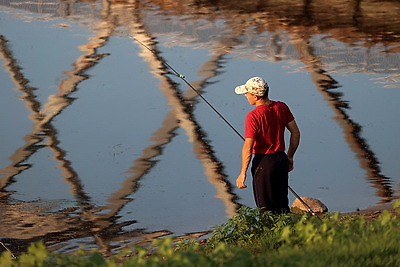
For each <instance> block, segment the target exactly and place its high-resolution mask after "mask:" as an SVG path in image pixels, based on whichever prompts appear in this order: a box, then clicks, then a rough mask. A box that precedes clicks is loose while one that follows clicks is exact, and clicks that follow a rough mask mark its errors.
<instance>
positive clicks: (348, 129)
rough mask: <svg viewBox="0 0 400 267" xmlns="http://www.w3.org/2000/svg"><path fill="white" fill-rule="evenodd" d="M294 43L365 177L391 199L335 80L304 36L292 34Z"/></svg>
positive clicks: (386, 179) (385, 198) (384, 197)
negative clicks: (366, 175)
mask: <svg viewBox="0 0 400 267" xmlns="http://www.w3.org/2000/svg"><path fill="white" fill-rule="evenodd" d="M293 41H294V43H295V47H296V48H297V50H298V51H299V53H300V54H301V58H300V59H301V61H302V62H303V63H304V64H305V65H306V66H307V69H308V71H309V72H310V74H311V76H312V79H313V82H314V84H315V85H316V87H317V89H318V91H319V92H320V93H321V94H322V95H323V96H324V98H325V100H326V101H327V102H328V103H329V104H330V106H331V107H332V109H333V111H334V112H335V113H336V115H337V116H336V118H335V119H336V120H337V121H338V123H339V124H340V125H341V126H342V128H343V131H344V134H345V138H346V141H347V143H348V144H349V145H350V147H351V148H352V150H353V151H354V153H355V154H356V155H357V158H358V159H359V161H360V164H361V166H362V168H364V170H366V171H367V174H368V179H369V180H370V182H371V183H372V184H373V186H374V187H376V188H377V189H378V193H377V195H378V196H380V197H382V201H383V202H388V201H391V200H392V196H393V189H392V187H391V180H390V178H389V177H386V176H384V175H383V174H381V169H380V166H379V161H378V159H377V158H376V155H375V153H374V152H373V151H372V150H371V149H370V147H369V146H368V144H367V141H366V140H365V139H364V138H363V137H362V136H361V131H362V126H361V125H359V124H358V123H356V122H355V121H353V120H352V119H350V116H349V115H348V114H347V112H346V110H347V109H348V108H349V106H348V103H347V102H346V101H345V100H343V99H342V93H340V92H335V91H333V89H335V88H337V87H338V82H337V81H335V80H334V79H333V78H332V77H331V76H329V75H328V74H326V72H325V71H324V70H323V69H322V68H321V65H322V64H321V62H320V61H319V58H318V57H317V56H315V55H314V54H313V48H312V46H311V44H310V42H309V41H308V38H306V37H304V36H298V35H293Z"/></svg>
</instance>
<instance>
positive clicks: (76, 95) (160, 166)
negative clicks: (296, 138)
mask: <svg viewBox="0 0 400 267" xmlns="http://www.w3.org/2000/svg"><path fill="white" fill-rule="evenodd" d="M225 2H228V3H225ZM252 2H253V1H241V2H240V3H236V1H189V0H187V1H186V0H182V1H170V2H169V1H151V0H149V1H116V2H113V1H84V2H78V1H56V0H45V1H37V2H36V1H30V2H22V1H13V0H1V1H0V37H1V39H0V64H1V70H2V71H1V72H0V81H1V89H0V124H1V128H0V152H1V154H0V156H1V157H0V186H1V191H0V214H1V218H0V241H1V242H3V243H4V244H6V245H7V246H8V247H9V248H10V249H11V250H12V251H14V252H16V253H18V252H19V251H24V250H25V249H26V246H27V245H28V244H29V243H31V242H34V241H38V240H43V241H44V242H45V244H46V245H47V246H48V247H49V248H50V249H52V250H58V251H62V252H68V251H73V250H76V249H77V248H78V247H79V245H85V246H86V247H87V248H97V249H99V250H100V251H101V252H102V253H104V254H105V255H110V254H113V253H115V252H116V251H119V250H120V249H122V248H124V247H129V246H131V245H132V244H146V243H147V242H149V241H151V240H153V239H154V238H159V237H162V236H169V235H173V236H176V237H180V238H182V239H185V238H196V237H200V236H202V235H204V234H205V233H207V232H208V231H209V230H210V229H212V227H213V226H216V225H218V224H221V223H224V222H225V221H226V220H227V219H228V218H229V217H231V216H232V215H234V214H235V211H236V209H237V208H238V207H239V206H240V205H247V206H250V207H254V206H255V204H254V200H253V196H252V192H251V189H249V188H251V186H249V187H248V188H247V189H245V190H239V189H237V188H235V179H236V176H237V174H238V172H239V169H240V160H241V159H240V150H241V145H242V140H241V138H240V136H238V135H237V134H236V133H235V132H234V131H233V130H232V129H231V128H230V127H229V126H228V125H227V124H226V123H225V122H224V121H223V120H222V119H221V118H220V116H219V115H218V114H216V113H215V111H213V110H212V109H211V108H210V107H209V105H208V104H207V103H206V102H205V101H204V100H203V99H201V98H200V97H199V96H198V93H199V94H201V95H202V96H203V97H204V98H205V99H206V101H208V103H209V104H210V105H212V106H213V107H214V108H215V109H216V110H217V111H218V112H219V113H220V114H221V115H222V116H223V117H224V119H225V120H227V121H228V122H229V123H230V124H231V125H232V126H233V127H234V128H235V129H236V130H237V131H238V132H239V133H242V132H243V122H244V117H245V114H246V113H247V112H248V111H250V110H251V109H252V108H253V107H252V106H249V105H248V104H247V101H246V99H245V98H244V97H243V96H237V95H235V94H234V92H233V89H234V87H235V86H237V85H240V84H243V83H244V82H245V81H246V80H247V79H248V78H250V77H253V76H262V77H264V78H265V79H266V80H267V81H268V83H269V85H270V88H271V89H270V90H271V92H270V96H271V98H272V99H273V100H282V101H285V102H286V103H287V104H288V105H289V106H290V107H291V110H292V112H293V113H294V115H295V117H296V121H297V123H298V125H299V127H300V130H301V133H302V140H301V145H300V147H299V150H298V152H297V154H296V158H295V170H294V171H293V172H291V174H290V180H289V183H290V186H291V187H292V188H293V189H294V190H295V191H296V193H298V194H299V195H301V196H309V197H314V198H317V199H320V200H321V201H322V202H324V203H325V204H326V205H327V206H328V208H329V210H330V211H340V212H346V211H353V210H356V209H358V208H360V209H362V208H366V207H368V206H371V205H375V204H379V203H387V202H392V201H394V200H395V199H398V198H399V190H400V188H399V187H400V175H399V174H400V167H399V166H400V160H399V157H398V156H397V153H398V151H400V142H399V139H398V136H399V134H398V133H399V132H400V122H399V119H398V114H399V111H400V107H399V99H400V16H399V14H400V3H398V2H395V1H380V2H379V3H377V2H376V1H346V2H343V1H327V2H326V1H324V2H321V1H304V2H303V1H274V3H275V4H269V3H265V4H258V5H257V6H255V5H254V4H252ZM266 2H269V1H266ZM179 75H184V77H183V76H181V77H179ZM190 86H192V87H193V89H195V90H196V91H197V93H196V92H195V90H193V89H192V88H191V87H190ZM248 185H250V181H248ZM293 200H294V196H293V195H290V202H292V201H293Z"/></svg>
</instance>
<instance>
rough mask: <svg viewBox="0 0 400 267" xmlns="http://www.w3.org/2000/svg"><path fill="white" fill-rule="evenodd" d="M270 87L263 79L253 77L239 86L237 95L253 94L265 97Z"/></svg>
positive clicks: (236, 90) (236, 91)
mask: <svg viewBox="0 0 400 267" xmlns="http://www.w3.org/2000/svg"><path fill="white" fill-rule="evenodd" d="M268 88H269V86H268V84H267V83H266V82H265V81H264V79H263V78H261V77H253V78H251V79H249V80H247V82H246V83H245V84H244V85H239V86H237V87H236V88H235V93H236V94H238V95H242V94H245V93H251V94H253V95H258V96H263V95H265V92H266V91H267V90H268Z"/></svg>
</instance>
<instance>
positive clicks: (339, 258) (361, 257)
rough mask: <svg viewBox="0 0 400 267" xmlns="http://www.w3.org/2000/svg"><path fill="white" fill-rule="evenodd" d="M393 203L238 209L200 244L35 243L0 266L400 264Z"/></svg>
mask: <svg viewBox="0 0 400 267" xmlns="http://www.w3.org/2000/svg"><path fill="white" fill-rule="evenodd" d="M394 207H395V209H394V210H393V211H391V212H389V211H383V212H382V213H381V215H380V216H379V217H377V218H376V219H374V220H372V221H366V219H365V217H364V216H362V215H352V216H344V217H339V214H329V215H326V216H325V217H324V218H322V219H321V220H320V219H318V218H316V217H310V216H308V215H304V214H303V215H295V214H289V215H280V216H273V215H271V214H268V213H267V214H263V215H260V214H259V213H258V211H257V210H254V209H249V208H242V209H241V210H240V211H239V213H238V215H237V216H235V217H233V218H232V219H230V220H228V222H227V223H225V224H223V225H221V226H219V227H217V228H216V229H215V230H214V231H213V233H212V235H211V237H210V238H209V239H208V240H207V242H205V243H204V244H200V243H199V242H197V241H196V240H191V241H185V242H177V243H176V242H174V240H173V239H172V238H165V239H161V240H157V241H155V242H154V244H153V245H154V247H152V248H141V247H135V248H132V250H130V251H124V252H121V253H120V254H119V255H115V256H113V257H111V258H107V259H105V258H104V257H103V256H102V255H101V254H100V253H98V252H96V251H91V252H85V251H83V250H82V251H79V252H78V253H76V255H62V254H58V253H50V252H48V251H47V250H46V248H45V247H44V246H43V244H41V243H36V244H33V245H31V247H30V248H29V250H28V252H27V253H25V254H23V255H21V256H19V257H18V258H17V259H12V256H11V254H10V253H8V252H5V253H3V254H2V255H1V257H0V266H193V265H194V266H326V265H331V266H400V246H399V240H400V216H399V215H400V209H399V208H400V202H397V203H396V204H395V206H394ZM150 251H151V252H152V253H150Z"/></svg>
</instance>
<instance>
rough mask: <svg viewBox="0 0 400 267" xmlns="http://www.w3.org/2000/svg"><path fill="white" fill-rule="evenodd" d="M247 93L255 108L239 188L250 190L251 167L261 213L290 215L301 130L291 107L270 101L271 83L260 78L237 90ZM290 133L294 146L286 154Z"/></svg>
mask: <svg viewBox="0 0 400 267" xmlns="http://www.w3.org/2000/svg"><path fill="white" fill-rule="evenodd" d="M235 92H236V93H237V94H244V95H245V96H246V98H247V100H248V102H249V104H250V105H255V106H256V107H255V108H254V110H252V111H250V112H249V113H248V114H247V116H246V120H245V132H244V137H245V141H244V144H243V149H242V168H241V171H240V174H239V176H238V178H237V179H236V186H237V187H238V188H246V187H247V186H246V185H245V181H246V173H247V169H248V167H249V164H250V160H251V158H252V154H254V158H253V161H252V166H251V173H252V176H253V193H254V199H255V202H256V205H257V207H258V208H260V209H261V211H271V212H273V213H287V212H290V209H289V200H288V179H289V174H288V172H290V171H291V170H293V157H294V154H295V152H296V150H297V147H298V146H299V143H300V131H299V128H298V127H297V124H296V121H295V119H294V117H293V115H292V113H291V111H290V109H289V107H288V106H287V105H286V104H285V103H283V102H280V101H272V100H270V99H269V98H268V93H269V87H268V84H267V83H266V82H265V81H264V80H263V79H262V78H260V77H254V78H251V79H249V80H248V81H247V82H246V84H244V85H241V86H237V87H236V88H235ZM285 129H288V130H289V132H290V144H289V148H288V151H287V154H286V153H285V139H284V132H285Z"/></svg>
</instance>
